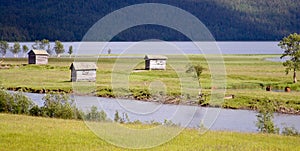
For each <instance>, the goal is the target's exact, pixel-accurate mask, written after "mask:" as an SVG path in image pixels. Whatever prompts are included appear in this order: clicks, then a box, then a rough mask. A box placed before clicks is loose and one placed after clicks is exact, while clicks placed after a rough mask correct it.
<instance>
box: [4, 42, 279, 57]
mask: <svg viewBox="0 0 300 151" xmlns="http://www.w3.org/2000/svg"><path fill="white" fill-rule="evenodd" d="M196 43H198V44H201V43H202V44H203V43H210V44H211V43H214V44H216V46H217V47H218V49H219V50H220V53H222V54H281V53H282V52H283V51H282V50H281V49H280V47H278V46H277V45H278V43H279V42H277V41H218V42H196ZM20 44H21V45H27V46H28V48H29V49H31V48H32V45H33V44H34V42H20ZM9 45H10V46H13V43H9ZM63 45H64V48H65V54H67V52H68V48H69V46H71V45H72V46H73V51H74V54H91V53H90V52H89V51H90V50H94V51H92V55H94V54H95V53H97V54H107V53H108V49H110V50H111V53H112V54H141V53H142V54H145V53H151V52H153V53H163V54H178V53H180V54H202V53H203V52H202V51H201V50H200V49H199V48H198V47H196V45H195V44H194V43H193V42H179V41H171V42H165V41H158V42H157V41H156V42H155V41H152V42H149V41H142V42H108V43H107V42H63ZM50 46H51V49H53V48H54V42H51V43H50ZM175 50H176V51H175ZM178 50H179V51H178ZM23 55H24V54H22V52H20V53H19V57H22V56H23ZM12 56H13V55H12V54H11V52H9V51H8V52H7V57H12Z"/></svg>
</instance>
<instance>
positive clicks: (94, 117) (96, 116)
mask: <svg viewBox="0 0 300 151" xmlns="http://www.w3.org/2000/svg"><path fill="white" fill-rule="evenodd" d="M85 119H86V120H88V121H98V122H99V121H106V120H107V115H106V113H105V112H104V111H103V110H101V111H100V112H98V111H97V107H96V106H92V107H91V111H90V112H89V113H87V114H86V116H85Z"/></svg>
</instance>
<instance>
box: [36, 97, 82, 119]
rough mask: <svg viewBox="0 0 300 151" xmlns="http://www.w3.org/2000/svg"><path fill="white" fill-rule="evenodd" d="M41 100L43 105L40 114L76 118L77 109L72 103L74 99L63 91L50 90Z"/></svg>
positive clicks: (77, 116) (78, 116)
mask: <svg viewBox="0 0 300 151" xmlns="http://www.w3.org/2000/svg"><path fill="white" fill-rule="evenodd" d="M43 100H44V101H45V103H44V106H43V107H41V110H42V116H46V117H53V118H63V119H78V118H81V117H80V115H78V113H79V111H78V109H77V108H76V107H75V105H74V101H73V100H71V99H70V98H69V96H68V95H67V94H65V93H57V92H51V93H49V94H47V95H46V96H45V97H44V98H43Z"/></svg>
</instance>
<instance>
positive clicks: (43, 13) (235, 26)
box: [0, 0, 300, 41]
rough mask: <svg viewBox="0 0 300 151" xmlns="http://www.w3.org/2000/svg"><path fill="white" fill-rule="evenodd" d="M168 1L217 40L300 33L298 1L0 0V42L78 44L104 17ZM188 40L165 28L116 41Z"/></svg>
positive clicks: (272, 37)
mask: <svg viewBox="0 0 300 151" xmlns="http://www.w3.org/2000/svg"><path fill="white" fill-rule="evenodd" d="M145 2H154V3H164V4H169V5H173V6H177V7H179V8H182V9H184V10H186V11H188V12H190V13H192V14H193V15H195V16H196V17H198V18H199V19H200V20H201V21H202V22H203V23H204V24H205V25H206V26H207V27H208V28H209V29H210V31H211V32H212V34H213V35H214V36H215V38H216V39H217V40H279V39H281V38H282V37H283V36H286V35H287V34H290V33H293V32H300V1H299V0H72V1H70V0H22V1H20V0H1V4H0V11H1V15H0V39H1V40H8V41H16V40H17V41H33V40H36V39H43V38H47V39H49V40H51V41H53V40H56V39H59V40H61V41H80V40H81V39H82V37H83V35H84V34H85V33H86V31H87V30H88V29H89V28H90V27H91V26H92V25H93V24H94V23H95V22H96V21H98V20H99V19H101V18H102V17H103V16H105V15H106V14H108V13H110V12H112V11H114V10H117V9H119V8H122V7H125V6H129V5H132V4H139V3H145ZM149 38H151V39H155V38H156V39H161V40H170V41H171V40H172V41H174V40H188V39H187V38H186V37H185V36H183V35H182V34H180V33H178V32H176V31H174V30H171V29H168V28H166V27H161V26H155V25H145V26H138V27H135V28H131V29H128V30H126V31H124V32H122V33H120V34H119V35H117V36H116V37H115V38H114V40H118V41H136V40H144V39H149Z"/></svg>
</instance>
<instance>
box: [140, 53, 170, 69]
mask: <svg viewBox="0 0 300 151" xmlns="http://www.w3.org/2000/svg"><path fill="white" fill-rule="evenodd" d="M144 59H145V69H146V70H166V64H167V59H168V58H167V57H166V56H162V55H146V56H145V58H144Z"/></svg>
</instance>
